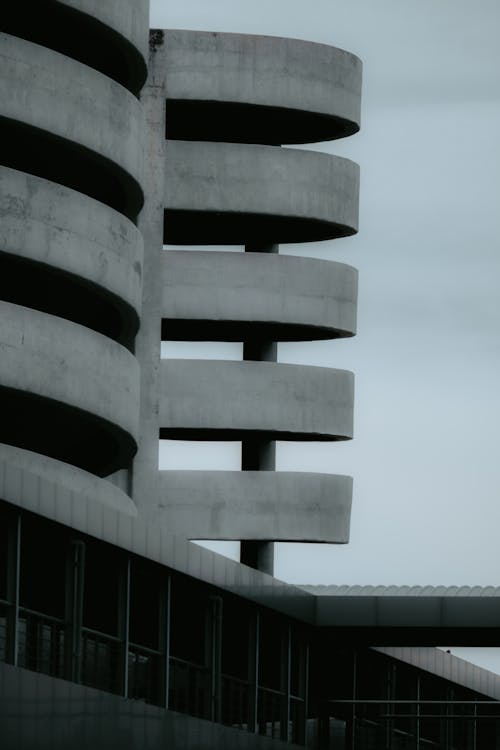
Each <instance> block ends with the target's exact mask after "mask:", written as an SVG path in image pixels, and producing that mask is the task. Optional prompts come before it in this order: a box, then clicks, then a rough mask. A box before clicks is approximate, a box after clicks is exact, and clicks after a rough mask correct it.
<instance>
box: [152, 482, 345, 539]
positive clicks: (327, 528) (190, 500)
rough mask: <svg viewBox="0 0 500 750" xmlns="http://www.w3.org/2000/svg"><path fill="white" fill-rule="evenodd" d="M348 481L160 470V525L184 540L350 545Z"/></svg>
mask: <svg viewBox="0 0 500 750" xmlns="http://www.w3.org/2000/svg"><path fill="white" fill-rule="evenodd" d="M351 495H352V479H351V477H346V476H336V475H333V474H305V473H299V472H275V471H241V472H239V471H162V472H160V506H161V509H162V512H161V521H162V523H165V525H166V527H167V528H170V529H172V530H173V531H174V532H175V533H176V534H182V535H183V536H185V537H187V538H189V539H218V540H225V539H233V540H242V539H251V540H262V541H276V542H278V541H279V542H330V543H331V542H334V543H341V544H343V543H346V542H348V541H349V522H350V513H351Z"/></svg>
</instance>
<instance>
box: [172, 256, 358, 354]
mask: <svg viewBox="0 0 500 750" xmlns="http://www.w3.org/2000/svg"><path fill="white" fill-rule="evenodd" d="M357 281H358V278H357V271H356V270H355V269H354V268H352V267H351V266H347V265H344V264H342V263H333V262H329V261H324V260H314V259H309V258H307V259H306V258H295V257H293V256H290V255H288V256H287V255H278V254H270V253H222V252H211V253H207V252H196V251H194V250H189V251H186V252H183V251H175V250H172V251H169V252H168V253H165V257H164V259H163V298H162V317H163V318H164V319H165V320H166V321H168V322H167V324H166V326H165V336H166V337H167V338H179V339H182V338H184V339H188V338H192V339H193V340H194V341H198V340H199V337H200V334H201V335H202V336H203V338H205V335H204V331H207V334H206V337H207V338H208V337H209V336H211V337H212V340H215V341H217V340H224V339H226V338H229V339H231V338H235V339H236V340H241V337H242V336H244V337H246V338H249V337H251V336H252V334H253V335H255V334H256V333H257V332H261V333H262V334H263V337H264V338H268V339H275V340H278V341H283V340H305V339H316V338H318V339H319V338H330V337H331V338H336V337H341V336H352V335H353V334H354V333H355V331H356V302H357V299H356V298H357ZM180 321H182V322H180ZM268 331H270V332H271V335H269V333H268V334H267V336H266V332H268ZM238 336H239V337H240V338H239V339H238V338H237V337H238Z"/></svg>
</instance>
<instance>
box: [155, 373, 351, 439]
mask: <svg viewBox="0 0 500 750" xmlns="http://www.w3.org/2000/svg"><path fill="white" fill-rule="evenodd" d="M160 389H161V390H160V394H161V397H160V429H161V430H162V431H163V436H164V437H167V436H168V437H179V436H180V435H182V434H183V433H184V434H185V436H186V438H187V439H194V440H196V439H201V434H202V433H203V432H204V431H206V432H207V433H210V432H211V433H212V436H211V439H214V440H216V439H218V438H217V437H216V435H217V433H231V432H233V433H234V435H233V439H240V440H241V439H242V437H243V435H244V434H245V433H249V432H257V433H266V435H267V436H268V439H273V438H274V439H291V440H323V439H326V440H332V439H337V438H339V439H346V438H350V437H352V422H353V399H354V392H353V389H354V377H353V375H352V373H350V372H347V371H346V370H332V369H329V368H326V367H306V366H303V365H285V364H278V363H275V362H225V361H203V360H186V359H185V360H182V359H179V360H173V359H172V360H164V361H163V362H162V367H161V381H160ZM188 435H189V437H188ZM206 438H208V439H210V435H206ZM220 439H223V437H222V435H220Z"/></svg>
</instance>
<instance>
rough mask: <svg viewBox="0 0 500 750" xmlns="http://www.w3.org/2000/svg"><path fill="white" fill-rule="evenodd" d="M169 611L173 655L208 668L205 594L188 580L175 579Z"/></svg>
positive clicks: (171, 651)
mask: <svg viewBox="0 0 500 750" xmlns="http://www.w3.org/2000/svg"><path fill="white" fill-rule="evenodd" d="M170 611H171V615H170V653H171V655H172V656H174V657H177V658H178V659H184V660H185V661H188V662H192V663H194V664H205V662H206V654H205V641H206V635H207V634H206V630H207V627H206V624H207V623H206V619H207V603H206V597H205V596H204V595H203V592H202V591H201V590H200V589H199V587H198V586H196V585H194V584H193V583H192V582H191V581H189V580H188V579H187V578H186V579H185V578H182V577H176V578H174V579H173V581H172V598H171V610H170Z"/></svg>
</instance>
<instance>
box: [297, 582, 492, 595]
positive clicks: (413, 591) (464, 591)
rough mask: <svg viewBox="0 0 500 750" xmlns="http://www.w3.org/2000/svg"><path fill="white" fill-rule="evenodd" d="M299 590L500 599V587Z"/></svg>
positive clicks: (318, 586)
mask: <svg viewBox="0 0 500 750" xmlns="http://www.w3.org/2000/svg"><path fill="white" fill-rule="evenodd" d="M299 588H301V589H303V590H304V591H307V592H308V593H310V594H315V595H316V596H416V597H417V596H441V597H447V596H450V597H495V596H497V597H500V586H337V585H326V586H324V585H317V586H316V585H314V586H313V585H308V586H299Z"/></svg>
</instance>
